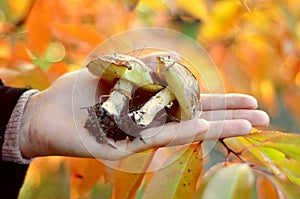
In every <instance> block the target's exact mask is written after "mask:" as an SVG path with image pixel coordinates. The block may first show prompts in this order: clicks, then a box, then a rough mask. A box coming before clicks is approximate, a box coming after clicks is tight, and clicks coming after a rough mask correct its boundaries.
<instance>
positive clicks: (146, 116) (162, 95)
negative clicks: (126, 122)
mask: <svg viewBox="0 0 300 199" xmlns="http://www.w3.org/2000/svg"><path fill="white" fill-rule="evenodd" d="M174 100H175V96H174V94H173V92H172V91H171V90H170V89H169V88H164V89H163V90H161V91H159V92H158V93H157V94H156V95H154V96H153V97H151V98H150V99H149V100H148V101H147V102H146V103H145V104H144V105H143V106H142V108H140V109H139V110H137V111H134V112H132V113H131V116H132V117H133V119H134V121H135V123H136V124H137V125H139V126H143V127H147V126H148V125H149V124H150V123H151V122H152V121H153V120H154V118H155V116H156V115H157V113H158V112H159V111H161V110H163V109H164V108H165V107H167V106H168V105H170V103H172V101H174Z"/></svg>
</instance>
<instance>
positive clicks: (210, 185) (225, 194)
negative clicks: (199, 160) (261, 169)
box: [196, 164, 254, 199]
mask: <svg viewBox="0 0 300 199" xmlns="http://www.w3.org/2000/svg"><path fill="white" fill-rule="evenodd" d="M253 185H254V174H253V172H252V170H251V168H250V167H249V166H248V165H247V164H238V165H234V166H227V167H221V166H220V165H217V166H216V167H215V168H213V169H211V170H209V171H208V172H207V173H206V174H205V176H204V178H203V180H202V182H201V184H200V187H199V190H198V192H197V197H196V198H202V199H210V198H222V199H239V198H243V199H247V198H249V199H251V198H252V195H253Z"/></svg>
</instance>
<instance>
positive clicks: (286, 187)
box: [256, 172, 300, 199]
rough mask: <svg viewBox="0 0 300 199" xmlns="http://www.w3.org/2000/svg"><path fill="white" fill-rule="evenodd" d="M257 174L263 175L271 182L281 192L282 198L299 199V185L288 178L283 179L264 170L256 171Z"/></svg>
mask: <svg viewBox="0 0 300 199" xmlns="http://www.w3.org/2000/svg"><path fill="white" fill-rule="evenodd" d="M256 175H258V176H262V177H263V178H266V179H267V180H268V181H269V182H271V183H272V184H273V185H274V187H275V188H276V190H277V191H278V192H279V193H280V196H281V197H280V198H288V199H298V198H299V197H300V189H299V185H297V184H295V183H292V182H291V181H289V180H288V179H281V178H278V177H276V176H274V175H270V174H267V173H263V172H256Z"/></svg>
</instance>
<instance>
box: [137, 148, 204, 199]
mask: <svg viewBox="0 0 300 199" xmlns="http://www.w3.org/2000/svg"><path fill="white" fill-rule="evenodd" d="M179 155H180V156H179ZM200 155H201V144H193V145H191V146H189V147H188V148H186V147H184V148H182V149H181V150H179V151H177V153H175V154H173V155H172V156H171V157H170V158H169V159H168V160H167V161H166V162H165V164H164V165H166V167H164V168H163V169H161V170H159V171H157V172H156V173H155V174H154V177H153V179H152V181H151V182H150V184H149V186H148V187H147V188H146V190H145V192H144V195H143V197H142V198H143V199H149V198H185V199H187V198H193V195H194V193H195V190H196V183H197V180H198V178H199V176H200V174H201V171H202V159H201V158H200Z"/></svg>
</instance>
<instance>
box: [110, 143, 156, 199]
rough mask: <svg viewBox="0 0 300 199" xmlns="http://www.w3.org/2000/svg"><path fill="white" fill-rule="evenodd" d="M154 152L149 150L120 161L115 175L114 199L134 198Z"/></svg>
mask: <svg viewBox="0 0 300 199" xmlns="http://www.w3.org/2000/svg"><path fill="white" fill-rule="evenodd" d="M155 151H156V149H151V150H148V151H145V152H142V153H138V154H135V155H132V156H129V157H127V158H125V159H123V160H121V162H120V168H119V170H118V171H116V173H115V183H114V196H115V198H117V199H122V198H124V199H128V198H134V197H135V193H136V191H137V189H138V188H139V186H140V185H141V182H142V180H143V177H144V175H145V174H146V171H147V168H148V166H149V164H150V162H151V160H152V158H153V156H154V152H155Z"/></svg>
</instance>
